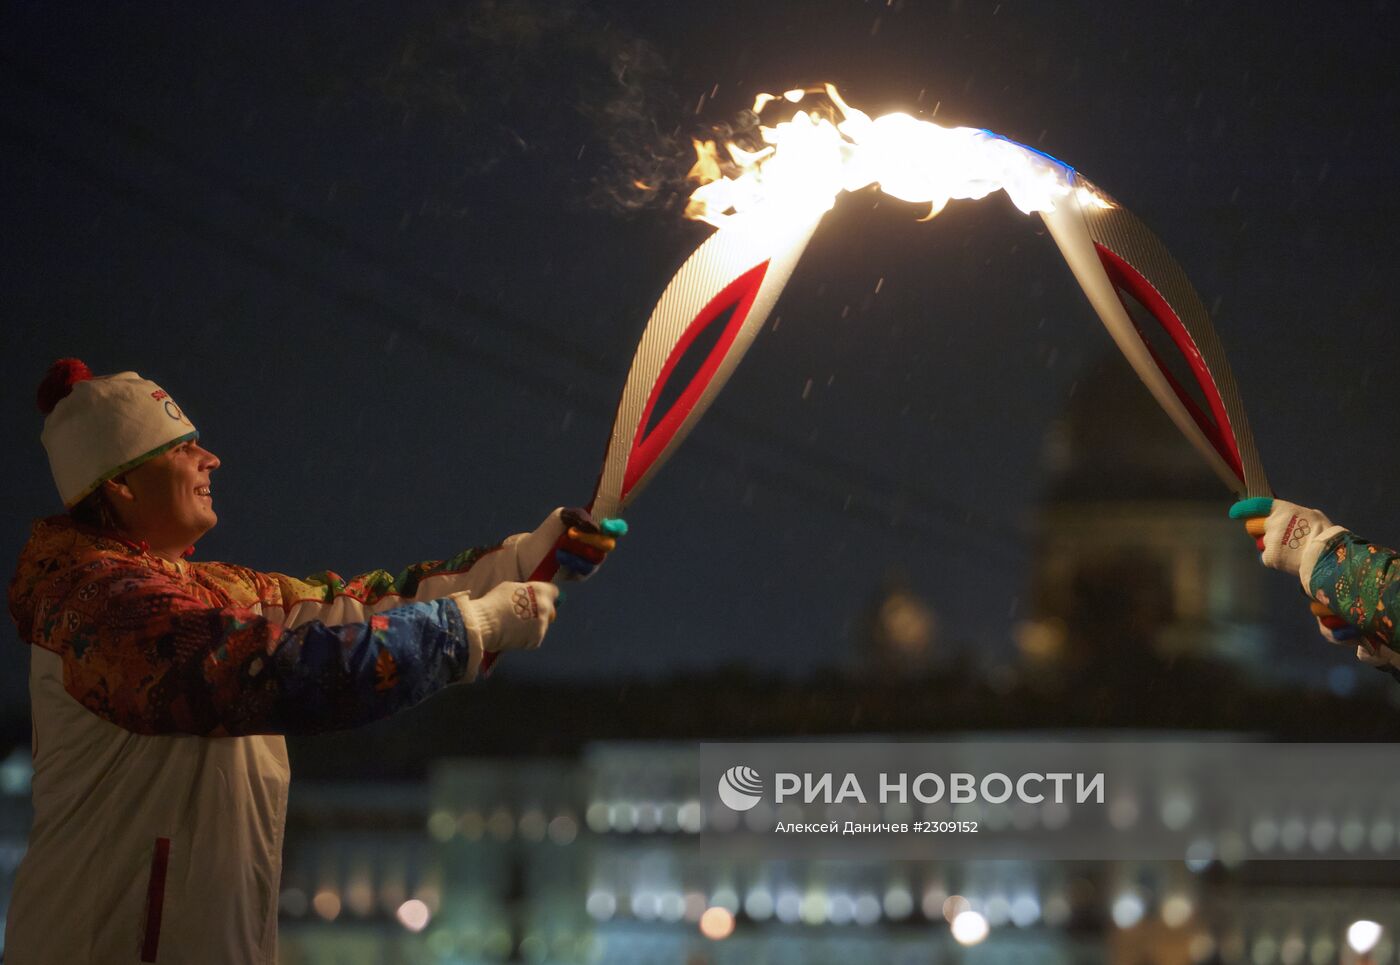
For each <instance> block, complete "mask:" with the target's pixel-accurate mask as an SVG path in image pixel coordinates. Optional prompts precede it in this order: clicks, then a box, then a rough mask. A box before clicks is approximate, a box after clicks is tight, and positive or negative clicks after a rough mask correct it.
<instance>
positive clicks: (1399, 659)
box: [1230, 497, 1400, 679]
mask: <svg viewBox="0 0 1400 965" xmlns="http://www.w3.org/2000/svg"><path fill="white" fill-rule="evenodd" d="M1230 518H1231V519H1243V520H1245V531H1246V532H1247V533H1248V534H1249V535H1250V536H1253V537H1254V539H1255V545H1256V546H1258V548H1259V552H1260V559H1261V561H1262V562H1263V563H1264V565H1265V566H1267V567H1270V568H1271V569H1275V570H1282V571H1283V572H1285V573H1291V574H1293V575H1294V576H1296V577H1298V579H1299V582H1301V583H1302V586H1303V592H1304V593H1306V594H1307V595H1308V597H1309V599H1311V600H1312V601H1313V604H1312V605H1313V614H1314V615H1315V616H1316V617H1317V623H1318V630H1319V631H1320V632H1321V633H1322V635H1323V637H1324V638H1326V639H1327V640H1328V641H1329V642H1331V643H1339V644H1347V645H1350V644H1351V643H1352V642H1353V641H1355V643H1356V656H1357V658H1358V659H1359V660H1361V661H1363V662H1364V663H1367V664H1370V665H1371V666H1373V667H1377V668H1379V669H1381V670H1385V671H1387V672H1388V673H1390V674H1391V675H1392V676H1394V677H1396V678H1397V679H1400V630H1397V628H1396V619H1397V617H1400V554H1396V552H1395V551H1394V550H1390V549H1386V548H1385V547H1383V546H1376V545H1374V544H1372V543H1369V542H1367V541H1366V540H1364V539H1362V538H1361V537H1359V536H1357V535H1356V534H1354V533H1351V532H1349V531H1348V530H1346V529H1344V528H1343V527H1341V526H1334V525H1333V524H1332V521H1331V520H1329V519H1328V518H1327V517H1326V516H1324V515H1323V514H1322V513H1320V512H1318V511H1317V510H1315V509H1308V508H1306V507H1304V506H1298V505H1296V504H1294V503H1289V502H1285V501H1283V500H1281V499H1270V498H1268V497H1257V498H1254V499H1244V500H1240V501H1239V502H1237V503H1235V505H1234V506H1232V507H1230Z"/></svg>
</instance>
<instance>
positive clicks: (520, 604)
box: [510, 586, 540, 620]
mask: <svg viewBox="0 0 1400 965" xmlns="http://www.w3.org/2000/svg"><path fill="white" fill-rule="evenodd" d="M510 602H511V605H512V606H513V607H514V608H515V615H516V616H517V617H519V618H520V619H522V620H534V619H536V618H538V617H539V615H540V606H539V602H538V601H537V600H536V599H535V588H534V587H533V586H522V587H518V588H517V589H516V591H515V592H514V593H513V594H511V598H510Z"/></svg>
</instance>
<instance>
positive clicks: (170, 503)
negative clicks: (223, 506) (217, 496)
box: [114, 440, 219, 547]
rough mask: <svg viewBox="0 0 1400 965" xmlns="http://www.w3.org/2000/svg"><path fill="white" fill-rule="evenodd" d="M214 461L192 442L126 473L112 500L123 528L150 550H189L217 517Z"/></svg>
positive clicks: (217, 519) (216, 465) (215, 463)
mask: <svg viewBox="0 0 1400 965" xmlns="http://www.w3.org/2000/svg"><path fill="white" fill-rule="evenodd" d="M218 468H219V457H218V456H216V455H214V454H213V453H212V452H210V451H209V450H208V449H205V448H203V447H202V446H201V445H200V444H199V443H198V442H195V441H193V440H191V441H189V442H182V443H180V444H179V445H178V446H175V447H174V448H173V449H167V450H166V451H165V452H163V453H161V454H160V455H159V456H156V457H155V458H154V459H148V460H147V461H146V462H143V463H142V464H141V465H139V466H137V467H136V468H135V469H132V470H130V471H129V472H127V473H126V474H125V475H124V477H123V479H124V480H125V483H124V486H122V487H119V489H124V490H125V492H121V493H120V496H119V498H117V499H116V500H114V502H115V503H116V505H117V507H118V508H117V511H118V513H119V514H120V516H121V517H122V521H123V524H124V526H125V528H126V529H127V530H128V531H129V532H130V533H132V535H134V536H137V537H139V538H141V539H144V540H145V541H146V542H148V543H149V544H150V545H151V546H153V547H154V546H161V547H166V546H180V547H184V546H192V545H194V542H195V540H197V539H199V538H200V537H201V536H203V535H204V534H205V533H207V532H209V530H211V529H213V528H214V524H215V523H217V522H218V521H219V517H218V516H217V515H216V514H215V513H214V497H213V495H212V493H211V491H210V488H209V475H210V473H212V472H213V471H214V470H215V469H218Z"/></svg>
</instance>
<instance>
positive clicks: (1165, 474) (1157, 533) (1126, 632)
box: [1016, 354, 1269, 674]
mask: <svg viewBox="0 0 1400 965" xmlns="http://www.w3.org/2000/svg"><path fill="white" fill-rule="evenodd" d="M1044 458H1045V468H1046V474H1047V478H1048V484H1047V489H1046V495H1045V499H1044V501H1043V504H1042V505H1041V507H1040V509H1039V512H1038V515H1037V517H1036V520H1035V547H1034V551H1033V553H1032V559H1033V561H1034V562H1033V570H1032V575H1031V583H1032V615H1031V617H1030V618H1029V619H1028V620H1027V621H1026V622H1025V623H1023V624H1022V625H1021V626H1020V627H1019V628H1018V630H1017V640H1016V643H1017V646H1018V648H1019V650H1020V652H1021V654H1022V656H1023V657H1024V658H1025V660H1026V661H1027V662H1028V663H1029V664H1030V665H1032V666H1034V667H1036V668H1037V669H1038V670H1040V671H1043V672H1056V671H1059V672H1063V673H1068V674H1074V673H1077V672H1082V671H1084V670H1086V669H1087V668H1090V667H1092V668H1094V669H1095V670H1096V671H1099V672H1104V671H1107V672H1119V673H1123V672H1126V673H1129V674H1131V673H1134V672H1138V671H1142V670H1144V669H1146V668H1148V667H1150V666H1151V665H1152V664H1160V663H1162V662H1168V661H1173V660H1177V659H1181V658H1190V659H1201V660H1210V661H1224V662H1227V663H1230V664H1233V665H1235V666H1236V667H1238V668H1240V669H1241V670H1243V671H1245V672H1247V673H1250V674H1260V673H1267V672H1268V670H1267V668H1268V666H1269V665H1268V664H1267V663H1266V662H1265V661H1262V660H1259V659H1257V658H1259V657H1260V656H1262V655H1263V653H1264V651H1265V646H1264V645H1265V639H1266V632H1265V628H1264V626H1263V622H1262V619H1263V613H1262V608H1263V594H1264V580H1265V579H1266V578H1267V577H1268V575H1269V574H1268V573H1267V571H1265V570H1264V569H1263V568H1261V567H1260V566H1259V562H1258V559H1257V557H1256V556H1255V554H1254V553H1253V551H1252V547H1251V546H1250V544H1249V541H1248V540H1247V539H1245V538H1244V536H1243V535H1242V533H1241V531H1240V525H1239V523H1238V522H1234V521H1231V520H1229V519H1228V518H1226V513H1225V511H1226V509H1227V508H1228V507H1229V505H1230V503H1231V502H1232V501H1233V497H1232V496H1231V495H1230V493H1229V491H1228V490H1227V489H1226V488H1225V486H1224V484H1223V483H1222V482H1221V481H1220V480H1219V479H1218V478H1217V477H1216V475H1215V474H1214V473H1213V472H1212V471H1211V470H1210V468H1209V467H1208V466H1207V465H1206V464H1205V462H1204V460H1202V459H1201V458H1200V456H1199V454H1197V453H1196V451H1195V450H1194V449H1193V448H1192V446H1191V445H1190V443H1188V442H1187V441H1186V440H1185V439H1184V438H1183V437H1182V435H1181V433H1180V431H1179V430H1178V429H1177V428H1176V426H1175V425H1174V424H1173V423H1172V422H1171V421H1170V420H1169V419H1168V418H1167V416H1166V415H1165V414H1164V413H1163V412H1162V411H1161V409H1160V408H1159V407H1158V406H1157V403H1156V401H1155V400H1153V398H1152V397H1151V395H1150V394H1149V393H1148V392H1147V390H1146V389H1145V388H1144V387H1143V386H1142V384H1141V383H1140V382H1139V381H1138V380H1137V377H1136V375H1135V374H1134V373H1133V371H1132V369H1131V368H1130V367H1129V366H1128V365H1127V363H1125V362H1124V361H1123V359H1122V358H1120V357H1118V356H1117V355H1116V354H1114V355H1113V356H1112V357H1105V358H1104V359H1103V360H1102V361H1101V362H1100V363H1099V364H1098V365H1096V366H1095V367H1094V368H1093V369H1092V371H1091V372H1090V373H1089V374H1088V375H1086V376H1085V377H1084V378H1083V379H1081V380H1080V381H1079V382H1078V383H1077V391H1076V392H1075V393H1074V395H1073V396H1072V398H1071V399H1070V401H1069V403H1068V405H1067V406H1066V408H1065V412H1064V414H1063V416H1062V418H1061V419H1060V420H1059V421H1058V422H1057V423H1056V424H1055V425H1054V427H1053V428H1052V430H1051V432H1050V433H1049V436H1048V438H1047V440H1046V445H1045V457H1044Z"/></svg>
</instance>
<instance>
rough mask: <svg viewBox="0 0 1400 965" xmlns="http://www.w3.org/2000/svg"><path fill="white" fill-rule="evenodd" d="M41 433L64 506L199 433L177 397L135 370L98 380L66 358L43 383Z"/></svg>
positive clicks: (76, 363)
mask: <svg viewBox="0 0 1400 965" xmlns="http://www.w3.org/2000/svg"><path fill="white" fill-rule="evenodd" d="M39 408H40V410H41V411H43V412H45V414H46V417H45V419H44V431H43V433H42V435H41V438H42V439H43V442H44V449H45V450H47V451H48V454H49V467H50V468H51V469H52V470H53V479H54V482H55V483H57V484H58V494H59V496H60V497H61V498H62V499H63V505H64V506H66V507H68V508H72V507H73V506H74V505H76V504H77V503H78V502H79V501H81V500H82V498H83V497H84V496H86V495H87V494H88V493H90V492H92V491H93V490H94V489H96V488H97V487H98V486H100V485H102V483H103V482H105V481H106V480H108V479H111V478H113V477H114V476H119V475H121V474H122V473H124V472H126V471H127V470H128V469H133V468H135V467H136V466H139V465H141V463H143V462H145V461H146V460H148V459H150V458H152V457H154V456H158V455H160V454H161V453H162V452H164V451H165V450H166V449H169V448H170V447H171V446H173V445H175V444H176V443H179V442H182V441H184V440H186V439H197V438H199V432H198V430H196V429H195V427H194V423H192V422H191V421H190V420H189V419H188V418H187V417H186V416H185V413H184V412H183V411H181V409H180V407H179V406H178V405H176V404H175V400H174V399H172V398H170V395H169V393H167V392H166V391H165V390H164V389H162V388H161V387H160V386H158V385H156V384H155V383H154V382H151V381H149V380H147V379H143V378H141V376H139V375H137V374H136V373H135V372H119V373H117V374H116V375H103V376H97V377H94V376H93V375H92V374H91V372H89V370H88V367H87V366H86V365H83V364H82V363H81V362H79V361H78V360H76V359H60V360H59V361H57V362H55V363H54V364H53V366H52V368H50V369H49V374H48V377H47V378H45V379H44V383H43V385H41V386H40V388H39Z"/></svg>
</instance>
